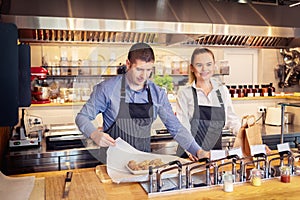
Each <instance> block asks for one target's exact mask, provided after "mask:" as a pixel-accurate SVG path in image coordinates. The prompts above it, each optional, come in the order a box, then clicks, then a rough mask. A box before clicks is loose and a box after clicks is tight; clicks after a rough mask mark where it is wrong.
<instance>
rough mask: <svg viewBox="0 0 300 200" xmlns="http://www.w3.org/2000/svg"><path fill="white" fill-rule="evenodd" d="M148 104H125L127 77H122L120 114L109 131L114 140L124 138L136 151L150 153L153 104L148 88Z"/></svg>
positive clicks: (107, 131)
mask: <svg viewBox="0 0 300 200" xmlns="http://www.w3.org/2000/svg"><path fill="white" fill-rule="evenodd" d="M146 90H147V93H148V103H126V102H125V96H126V93H125V76H124V75H123V77H122V85H121V97H120V108H119V113H118V115H117V118H116V120H115V122H114V123H113V124H112V125H111V127H110V128H109V129H108V130H104V132H105V133H108V134H109V135H110V136H111V137H112V138H114V139H116V138H118V137H120V138H122V139H123V140H125V141H126V142H128V143H129V144H130V145H132V146H133V147H135V148H136V149H138V150H140V151H144V152H150V151H151V148H150V140H151V134H150V133H151V125H152V122H153V102H152V97H151V93H150V89H149V88H147V89H146Z"/></svg>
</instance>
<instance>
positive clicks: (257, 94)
mask: <svg viewBox="0 0 300 200" xmlns="http://www.w3.org/2000/svg"><path fill="white" fill-rule="evenodd" d="M254 88H255V93H254V96H255V97H260V94H261V93H260V89H259V85H255V86H254Z"/></svg>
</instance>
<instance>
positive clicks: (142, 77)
mask: <svg viewBox="0 0 300 200" xmlns="http://www.w3.org/2000/svg"><path fill="white" fill-rule="evenodd" d="M153 64H154V63H153V62H145V61H142V60H136V61H135V63H131V62H130V61H129V60H127V61H126V65H127V68H128V71H127V79H128V81H129V85H130V86H131V87H133V88H132V89H141V88H143V87H144V84H145V81H146V80H148V79H149V77H150V75H151V73H152V70H153Z"/></svg>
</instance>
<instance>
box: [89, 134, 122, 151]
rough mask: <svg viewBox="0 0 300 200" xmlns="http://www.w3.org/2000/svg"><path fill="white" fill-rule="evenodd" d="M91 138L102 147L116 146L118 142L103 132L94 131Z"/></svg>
mask: <svg viewBox="0 0 300 200" xmlns="http://www.w3.org/2000/svg"><path fill="white" fill-rule="evenodd" d="M90 138H91V139H92V140H93V141H94V142H95V143H96V144H97V145H98V146H100V147H108V146H115V145H116V141H115V140H114V139H113V138H112V137H110V135H108V134H107V133H104V132H103V131H102V130H96V131H94V132H93V133H92V134H91V136H90Z"/></svg>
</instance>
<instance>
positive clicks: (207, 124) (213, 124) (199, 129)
mask: <svg viewBox="0 0 300 200" xmlns="http://www.w3.org/2000/svg"><path fill="white" fill-rule="evenodd" d="M192 90H193V99H194V115H193V118H192V119H191V120H190V124H191V133H192V135H193V137H194V138H195V140H196V142H197V143H198V144H199V145H200V146H201V147H202V149H203V150H205V151H209V150H211V149H222V129H223V127H224V125H225V110H224V103H223V100H222V97H221V93H220V91H219V90H217V91H216V93H217V96H218V99H219V102H220V105H221V107H215V106H201V105H200V106H198V98H197V92H196V89H195V88H192ZM177 155H178V156H181V157H188V156H187V154H186V153H185V152H184V150H183V149H182V148H181V147H180V146H179V147H178V149H177Z"/></svg>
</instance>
